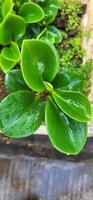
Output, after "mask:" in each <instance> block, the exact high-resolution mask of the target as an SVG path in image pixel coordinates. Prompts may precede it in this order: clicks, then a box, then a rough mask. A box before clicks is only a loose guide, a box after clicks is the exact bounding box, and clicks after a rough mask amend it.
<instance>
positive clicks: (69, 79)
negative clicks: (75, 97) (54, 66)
mask: <svg viewBox="0 0 93 200" xmlns="http://www.w3.org/2000/svg"><path fill="white" fill-rule="evenodd" d="M52 85H53V87H54V88H57V89H62V90H73V91H78V92H82V90H83V75H82V73H79V72H77V71H73V70H71V71H70V70H68V71H63V70H62V71H60V72H58V74H57V76H56V77H55V79H54V80H53V82H52Z"/></svg>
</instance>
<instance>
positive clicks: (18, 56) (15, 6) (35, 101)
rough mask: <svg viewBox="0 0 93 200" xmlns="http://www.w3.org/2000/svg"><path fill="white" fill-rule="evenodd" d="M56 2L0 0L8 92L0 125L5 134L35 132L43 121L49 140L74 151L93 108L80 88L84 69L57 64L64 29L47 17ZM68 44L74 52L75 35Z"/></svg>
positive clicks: (1, 56)
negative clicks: (58, 49) (74, 69)
mask: <svg viewBox="0 0 93 200" xmlns="http://www.w3.org/2000/svg"><path fill="white" fill-rule="evenodd" d="M60 3H61V1H60V0H54V1H53V0H48V1H46V0H36V1H35V0H33V2H31V1H29V0H14V1H13V0H9V1H8V4H7V0H1V1H0V6H1V7H0V21H1V23H0V66H1V69H2V70H3V71H4V72H5V73H6V75H5V85H6V88H7V90H8V91H9V93H10V94H9V95H8V96H7V97H6V98H5V99H3V100H2V101H1V103H0V130H1V131H2V132H3V133H4V134H5V135H7V136H9V137H13V138H21V137H26V136H29V135H31V134H32V133H34V132H35V131H36V130H37V129H38V128H39V126H40V125H41V124H42V122H43V121H45V124H46V127H47V131H48V135H49V138H50V140H51V142H52V143H53V145H54V146H55V147H56V148H57V149H58V150H59V151H61V152H64V153H67V154H69V153H70V154H77V153H79V152H80V151H81V149H82V148H83V146H84V144H85V142H86V139H87V122H88V121H90V120H91V119H92V108H91V104H90V102H89V100H88V98H87V97H86V96H85V95H83V94H82V91H83V82H82V73H81V72H80V73H78V74H77V73H76V71H73V73H72V71H70V70H68V67H67V68H64V67H63V69H62V68H59V66H60V58H59V55H58V52H57V49H56V48H55V46H57V45H58V44H59V43H61V42H62V41H63V42H64V40H63V34H61V32H60V30H59V29H57V28H56V27H55V26H54V25H53V24H51V25H50V23H51V22H53V20H54V19H55V17H56V15H57V13H58V9H59V8H60ZM74 43H75V45H74ZM53 44H55V46H54V45H53ZM70 46H72V48H74V50H73V55H72V57H74V55H75V53H76V52H78V50H79V48H78V47H79V42H78V40H77V39H76V40H74V42H73V40H69V43H68V44H67V46H65V48H68V47H70ZM71 51H72V50H71ZM71 53H72V52H70V51H69V55H67V60H69V57H70V56H71ZM62 56H63V55H62ZM79 56H80V57H81V52H80V51H79ZM64 60H66V59H64ZM65 63H66V61H65ZM70 63H71V62H70ZM14 67H15V69H13V68H14ZM70 69H71V68H70ZM82 70H83V67H82Z"/></svg>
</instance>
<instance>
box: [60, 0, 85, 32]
mask: <svg viewBox="0 0 93 200" xmlns="http://www.w3.org/2000/svg"><path fill="white" fill-rule="evenodd" d="M61 7H62V12H61V17H62V18H63V19H65V20H66V21H67V26H66V31H70V30H80V26H79V25H80V22H81V16H82V4H81V1H73V0H69V1H67V0H63V1H62V2H61Z"/></svg>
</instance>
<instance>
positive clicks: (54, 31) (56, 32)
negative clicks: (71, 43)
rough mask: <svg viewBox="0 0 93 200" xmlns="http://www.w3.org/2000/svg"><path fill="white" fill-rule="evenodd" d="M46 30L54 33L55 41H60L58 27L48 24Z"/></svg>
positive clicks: (60, 36) (60, 35)
mask: <svg viewBox="0 0 93 200" xmlns="http://www.w3.org/2000/svg"><path fill="white" fill-rule="evenodd" d="M48 32H50V33H52V34H54V36H55V43H60V42H61V41H62V34H61V31H60V30H59V29H57V28H56V27H55V26H49V27H48Z"/></svg>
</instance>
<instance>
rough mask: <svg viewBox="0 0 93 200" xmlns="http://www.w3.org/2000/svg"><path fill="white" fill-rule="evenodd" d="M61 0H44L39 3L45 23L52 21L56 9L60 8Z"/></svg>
mask: <svg viewBox="0 0 93 200" xmlns="http://www.w3.org/2000/svg"><path fill="white" fill-rule="evenodd" d="M60 4H61V0H44V1H41V2H40V3H39V5H40V6H41V7H42V9H43V10H44V14H45V22H46V24H49V23H51V22H52V21H54V19H55V17H56V14H57V11H58V9H59V8H60Z"/></svg>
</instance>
